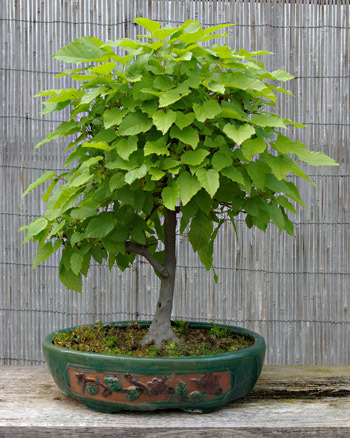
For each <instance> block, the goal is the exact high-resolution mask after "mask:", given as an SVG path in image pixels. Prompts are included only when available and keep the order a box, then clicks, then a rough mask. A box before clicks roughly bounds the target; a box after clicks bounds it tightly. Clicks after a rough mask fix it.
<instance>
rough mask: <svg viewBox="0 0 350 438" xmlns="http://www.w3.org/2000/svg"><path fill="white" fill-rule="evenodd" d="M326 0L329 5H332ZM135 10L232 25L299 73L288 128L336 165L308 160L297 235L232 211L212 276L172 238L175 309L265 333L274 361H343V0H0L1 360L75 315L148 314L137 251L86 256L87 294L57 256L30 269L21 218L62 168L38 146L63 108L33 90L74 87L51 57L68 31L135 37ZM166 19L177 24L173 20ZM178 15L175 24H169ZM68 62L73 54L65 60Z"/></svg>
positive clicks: (348, 316)
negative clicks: (43, 179) (258, 225)
mask: <svg viewBox="0 0 350 438" xmlns="http://www.w3.org/2000/svg"><path fill="white" fill-rule="evenodd" d="M326 3H331V4H328V5H326ZM135 16H146V17H151V18H154V19H156V20H157V19H160V20H163V21H164V23H165V22H168V21H169V20H174V21H175V22H176V23H179V22H181V21H183V20H184V19H186V18H192V19H197V20H199V21H201V22H202V23H204V24H215V23H224V22H234V23H237V25H236V26H234V27H232V28H230V29H229V31H228V32H229V43H230V45H232V46H233V47H235V48H237V49H239V48H242V47H243V48H245V49H247V50H250V49H253V50H259V49H265V50H269V51H271V52H274V55H273V56H270V57H268V56H264V57H263V58H262V59H263V60H264V61H265V62H266V65H267V67H268V68H269V69H271V70H273V69H276V68H279V67H283V68H285V69H287V70H289V71H290V72H291V73H292V74H294V75H295V76H296V78H295V80H293V81H291V83H290V84H289V87H290V88H291V90H292V92H293V93H294V95H295V96H296V98H292V97H289V96H284V97H283V98H282V99H281V100H279V101H278V105H279V107H280V109H281V112H282V113H283V114H285V115H286V116H287V117H289V118H291V119H294V120H297V121H300V122H305V123H306V124H308V128H305V129H303V130H299V131H298V133H296V132H295V130H293V129H291V130H290V133H291V135H292V136H297V138H298V139H300V140H302V141H305V143H306V144H307V145H308V146H309V147H310V148H312V149H313V150H320V151H323V152H326V153H329V154H330V155H331V156H332V157H334V158H335V159H337V160H339V162H340V164H341V166H340V168H327V169H323V170H320V169H317V168H308V169H307V170H308V171H309V172H310V173H311V174H312V175H313V176H312V179H313V180H314V181H315V182H316V183H317V189H314V188H313V187H312V186H311V185H309V184H307V183H306V182H305V183H300V190H301V192H302V196H303V197H304V198H305V202H306V204H307V205H308V206H309V207H310V209H309V210H303V211H301V212H300V213H298V215H297V216H296V217H295V218H294V219H293V220H294V221H295V224H296V236H297V237H296V238H295V239H294V238H292V237H290V236H287V235H286V234H285V233H284V234H282V235H281V234H280V233H279V232H278V230H276V229H274V228H273V227H272V226H271V227H270V228H269V230H268V232H267V234H266V235H264V234H263V233H262V232H260V231H257V230H247V229H246V227H245V226H244V221H243V219H244V218H243V217H241V218H239V220H238V221H237V228H238V240H237V239H236V237H235V233H234V231H233V228H232V226H230V225H228V224H226V225H225V227H224V228H223V230H222V232H221V233H220V234H219V237H218V242H217V247H216V249H215V265H216V267H217V269H216V273H217V274H218V275H219V282H218V284H215V283H214V281H213V277H212V273H206V271H205V269H204V268H203V267H201V266H200V264H199V261H198V258H197V257H196V256H195V255H193V253H192V252H191V251H190V250H189V248H188V245H187V242H186V239H185V238H184V239H180V240H179V242H178V262H179V268H178V270H177V275H178V279H177V284H176V299H177V303H176V305H175V309H174V311H175V316H176V317H178V318H180V317H182V318H185V319H194V320H196V319H203V320H206V319H207V320H216V321H218V322H220V321H229V322H231V323H233V324H237V325H243V326H246V327H248V328H251V329H253V330H256V331H258V332H259V333H261V334H262V335H264V336H265V337H266V340H267V344H268V355H267V363H269V364H343V365H346V364H350V353H349V342H348V336H349V329H350V295H349V290H350V275H349V269H350V258H349V253H350V250H349V248H350V245H349V230H350V227H349V223H350V220H349V200H350V195H349V175H350V172H349V166H350V163H349V150H350V149H349V147H350V135H349V132H350V111H349V87H350V81H349V77H350V63H349V41H350V25H349V23H350V19H349V17H350V5H349V1H346V2H338V1H337V2H335V1H332V2H326V1H322V0H320V1H314V0H312V1H311V0H310V1H303V2H301V1H295V2H294V1H289V0H288V1H287V0H281V1H278V2H276V1H270V0H269V1H254V0H250V1H248V0H239V1H238V0H237V1H236V0H230V1H228V0H224V1H220V0H214V1H204V0H203V1H197V0H183V1H168V0H161V1H159V0H149V1H148V0H147V1H146V0H118V1H116V0H84V1H78V0H74V1H73V0H62V1H61V0H50V1H46V2H45V1H39V0H17V1H13V0H2V1H1V7H0V41H1V49H0V50H1V55H0V57H1V65H0V75H1V78H0V96H1V104H0V181H1V187H0V231H1V233H0V248H1V253H0V335H1V342H0V364H17V365H19V364H20V365H25V364H33V365H35V364H37V363H41V361H43V356H42V352H41V340H42V338H43V336H44V335H45V334H46V333H48V332H50V331H52V330H55V329H58V328H63V327H68V326H72V325H76V324H80V323H87V322H93V321H95V320H98V319H102V320H104V321H108V320H119V319H135V318H136V317H137V315H139V317H140V318H141V319H149V318H150V317H151V315H152V314H153V312H154V307H155V303H156V299H157V289H158V281H157V279H156V278H155V276H154V275H153V273H152V272H151V270H150V269H149V268H148V267H147V265H146V264H144V263H143V262H142V261H138V262H137V263H136V264H135V267H134V268H133V269H132V270H130V271H129V272H126V273H124V274H123V273H121V272H119V271H117V269H113V270H112V273H109V270H108V268H107V267H102V268H99V267H97V266H94V267H92V269H91V272H90V275H89V278H88V280H87V281H86V282H84V292H83V293H82V294H77V293H71V292H67V291H66V290H65V289H64V287H63V286H62V285H61V284H60V283H59V281H58V272H57V263H58V260H57V259H56V258H52V259H49V260H48V261H46V262H45V263H43V265H42V266H40V267H38V268H37V269H36V270H34V271H33V270H32V268H31V263H32V261H33V257H34V253H35V249H34V248H33V247H32V246H30V245H24V246H21V245H20V243H21V239H22V235H23V233H21V234H19V233H17V229H18V228H19V227H20V226H21V225H23V224H25V223H28V222H29V221H31V220H32V219H34V218H35V217H37V215H38V214H39V213H40V212H42V211H43V206H42V203H41V194H42V191H41V190H36V191H35V192H34V193H33V195H31V196H28V197H26V198H25V199H23V200H22V198H21V195H22V193H23V190H24V189H25V188H26V187H27V185H28V184H29V183H30V182H31V181H33V180H34V179H36V178H37V177H38V176H39V175H40V174H41V173H42V170H44V169H46V168H53V169H60V168H61V167H62V165H63V161H64V159H63V152H62V151H63V149H64V146H63V145H62V144H61V143H60V145H58V146H57V144H53V145H50V146H44V147H43V148H41V149H39V150H37V151H35V152H33V147H34V145H35V144H36V142H37V141H38V140H39V139H41V138H43V137H44V136H45V135H46V133H47V132H48V131H50V130H52V129H54V127H55V126H57V121H58V120H63V118H64V115H65V112H64V111H63V112H61V113H59V114H57V115H55V114H51V115H47V116H41V115H40V114H39V112H40V110H41V99H34V98H33V96H34V95H35V94H36V93H37V92H38V91H39V90H41V89H47V88H59V87H64V86H70V84H69V83H67V82H65V81H64V80H63V79H61V80H55V79H54V76H55V73H56V72H58V71H60V70H61V69H62V68H65V67H66V66H64V65H62V64H59V63H58V62H56V61H55V60H54V59H52V58H51V54H52V53H53V52H55V51H56V50H57V49H58V48H59V47H60V46H62V45H64V44H67V43H68V42H70V41H71V40H73V39H74V38H75V37H78V36H82V35H88V34H91V35H94V36H97V37H99V38H101V39H102V40H104V41H107V40H108V39H116V38H118V37H119V36H126V35H130V36H134V34H136V33H137V32H139V31H140V29H138V28H137V27H135V26H134V25H133V24H132V21H133V19H134V17H135ZM174 21H173V22H174ZM176 23H175V24H176ZM67 67H68V66H67Z"/></svg>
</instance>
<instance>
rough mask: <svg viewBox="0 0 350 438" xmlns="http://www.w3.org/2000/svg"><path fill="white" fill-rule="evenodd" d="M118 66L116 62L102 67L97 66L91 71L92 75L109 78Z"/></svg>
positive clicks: (107, 63)
mask: <svg viewBox="0 0 350 438" xmlns="http://www.w3.org/2000/svg"><path fill="white" fill-rule="evenodd" d="M116 65H117V64H116V63H115V62H105V63H104V64H102V65H97V66H96V67H93V68H92V69H91V73H94V74H96V75H101V76H108V75H109V74H110V73H111V71H113V70H114V68H115V67H116Z"/></svg>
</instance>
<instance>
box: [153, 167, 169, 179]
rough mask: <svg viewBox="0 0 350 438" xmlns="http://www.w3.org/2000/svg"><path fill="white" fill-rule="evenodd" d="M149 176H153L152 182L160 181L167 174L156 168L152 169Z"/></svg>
mask: <svg viewBox="0 0 350 438" xmlns="http://www.w3.org/2000/svg"><path fill="white" fill-rule="evenodd" d="M149 174H150V175H151V180H152V181H159V180H160V179H161V178H163V176H164V175H165V172H163V170H160V169H158V168H156V167H151V168H150V170H149Z"/></svg>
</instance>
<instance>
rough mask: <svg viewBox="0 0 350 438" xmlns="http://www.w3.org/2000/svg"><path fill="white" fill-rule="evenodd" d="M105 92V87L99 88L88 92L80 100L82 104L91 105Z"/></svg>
mask: <svg viewBox="0 0 350 438" xmlns="http://www.w3.org/2000/svg"><path fill="white" fill-rule="evenodd" d="M104 90H106V89H105V88H104V87H98V88H94V89H92V90H89V91H87V92H86V93H85V94H84V96H83V97H82V98H81V99H80V104H81V105H84V104H85V103H90V102H91V101H92V100H94V99H96V97H97V96H99V95H100V94H101V93H102V92H103V91H104Z"/></svg>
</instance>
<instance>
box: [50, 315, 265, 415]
mask: <svg viewBox="0 0 350 438" xmlns="http://www.w3.org/2000/svg"><path fill="white" fill-rule="evenodd" d="M127 324H128V322H117V323H108V325H127ZM140 324H141V325H149V322H145V323H144V322H140ZM191 326H192V327H211V324H207V323H191ZM218 326H219V327H228V328H229V329H231V330H233V331H235V332H238V333H239V334H243V335H247V336H249V337H251V338H252V339H254V341H255V342H254V344H253V345H251V346H250V347H248V348H245V349H243V350H239V351H235V352H230V353H223V354H215V355H210V356H197V357H148V358H136V357H129V356H110V355H103V354H96V353H86V352H80V351H74V350H69V349H65V348H61V347H57V346H56V345H54V344H53V343H52V340H53V338H54V336H55V333H56V332H55V333H51V334H49V335H48V336H47V337H46V338H45V339H44V343H43V348H44V354H45V358H46V361H47V364H48V367H49V369H50V372H51V374H52V377H53V378H54V380H55V382H56V384H57V385H58V387H59V388H60V389H61V390H62V391H63V392H64V393H65V394H68V395H70V396H72V397H74V398H76V399H78V400H80V401H81V402H82V403H84V404H85V405H86V406H88V407H90V408H92V409H96V410H98V411H103V412H119V411H123V410H137V411H152V410H156V409H177V408H178V409H183V410H185V411H190V412H203V413H204V412H210V411H214V410H216V409H218V408H221V407H222V406H224V405H225V404H226V403H228V402H230V401H231V400H235V399H237V398H240V397H243V396H244V395H246V394H247V393H248V392H249V391H250V390H251V389H252V388H253V386H254V385H255V383H256V381H257V379H258V377H259V375H260V372H261V369H262V366H263V362H264V357H265V351H266V345H265V340H264V338H263V337H262V336H260V335H258V334H256V333H254V332H252V331H250V330H246V329H242V328H238V327H233V326H224V325H220V324H218ZM69 330H72V328H70V329H65V330H61V332H67V331H69Z"/></svg>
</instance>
